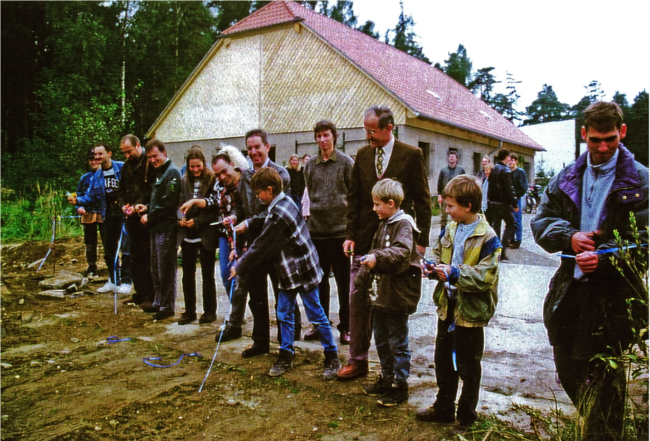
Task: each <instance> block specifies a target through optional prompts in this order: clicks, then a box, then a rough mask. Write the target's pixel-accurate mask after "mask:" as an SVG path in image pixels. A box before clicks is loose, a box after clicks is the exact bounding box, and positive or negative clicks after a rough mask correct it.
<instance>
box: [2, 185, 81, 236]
mask: <svg viewBox="0 0 650 441" xmlns="http://www.w3.org/2000/svg"><path fill="white" fill-rule="evenodd" d="M1 209H2V211H1V218H0V219H1V221H0V235H1V236H2V241H3V242H4V243H7V242H22V241H26V240H46V241H50V240H52V223H53V222H52V221H53V219H55V220H56V223H55V224H56V237H57V238H59V237H72V236H78V235H80V234H82V228H81V225H80V223H79V219H78V218H68V217H66V216H76V215H77V212H76V210H75V207H74V206H72V205H69V204H68V201H67V198H66V192H65V191H61V190H57V189H54V188H52V187H51V186H50V185H49V184H46V185H45V186H44V187H41V186H40V185H39V184H38V182H36V184H35V185H34V188H33V191H32V192H30V193H29V194H28V195H24V196H16V195H15V194H14V193H13V192H12V190H10V189H6V188H3V189H2V207H1Z"/></svg>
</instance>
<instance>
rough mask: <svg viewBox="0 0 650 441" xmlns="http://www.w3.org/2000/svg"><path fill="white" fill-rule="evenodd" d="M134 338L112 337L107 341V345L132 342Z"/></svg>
mask: <svg viewBox="0 0 650 441" xmlns="http://www.w3.org/2000/svg"><path fill="white" fill-rule="evenodd" d="M131 340H133V339H132V338H119V337H118V336H117V335H111V336H110V337H108V338H107V339H106V344H109V345H112V344H115V343H119V342H121V341H131Z"/></svg>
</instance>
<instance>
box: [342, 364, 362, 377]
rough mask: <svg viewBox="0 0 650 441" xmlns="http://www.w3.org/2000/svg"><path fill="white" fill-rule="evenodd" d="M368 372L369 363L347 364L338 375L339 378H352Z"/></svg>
mask: <svg viewBox="0 0 650 441" xmlns="http://www.w3.org/2000/svg"><path fill="white" fill-rule="evenodd" d="M367 373H368V365H367V364H366V365H363V366H358V365H356V364H347V365H345V366H343V367H342V368H341V370H340V371H339V373H338V374H336V376H337V377H338V379H339V380H351V379H353V378H357V377H360V376H362V375H366V374H367Z"/></svg>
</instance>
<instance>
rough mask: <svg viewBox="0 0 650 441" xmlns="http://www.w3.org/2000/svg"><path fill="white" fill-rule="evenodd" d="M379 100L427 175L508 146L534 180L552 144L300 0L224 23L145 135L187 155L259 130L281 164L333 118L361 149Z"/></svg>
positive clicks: (473, 165) (348, 144) (347, 140)
mask: <svg viewBox="0 0 650 441" xmlns="http://www.w3.org/2000/svg"><path fill="white" fill-rule="evenodd" d="M374 104H380V105H386V106H388V107H389V108H391V110H392V111H393V112H394V115H395V125H396V129H395V134H396V137H397V138H399V139H400V140H401V141H403V142H406V143H407V144H411V145H415V146H419V147H420V148H422V151H423V154H424V157H425V160H426V163H427V164H428V167H429V180H430V182H436V180H437V176H438V172H439V170H440V169H441V168H442V167H445V166H446V165H447V153H448V152H449V151H450V150H455V151H457V152H458V155H459V164H460V165H462V166H463V167H464V168H465V170H467V171H468V172H472V173H476V172H478V171H479V167H480V160H481V158H482V157H483V156H485V155H494V153H495V152H496V150H498V149H499V148H500V147H505V148H508V149H509V150H513V151H516V152H517V153H519V154H520V156H522V157H523V158H524V160H525V168H526V169H527V171H528V174H529V180H531V181H532V178H533V175H534V167H533V164H534V155H535V152H537V151H543V150H544V149H543V147H542V146H540V145H539V144H538V143H537V142H535V141H534V140H533V139H532V138H530V137H529V136H528V135H526V134H525V133H524V132H522V131H521V130H519V129H518V128H517V127H516V126H515V125H514V124H512V123H511V122H510V121H508V120H507V119H506V118H504V117H503V116H502V115H500V114H499V113H498V112H496V111H495V110H494V109H492V108H491V107H490V106H488V105H487V104H485V103H484V102H483V101H481V100H480V99H479V98H477V97H476V96H474V95H473V94H472V93H471V92H470V91H469V90H467V89H466V88H465V87H464V86H462V85H461V84H459V83H457V82H456V81H455V80H453V79H451V78H450V77H448V76H447V75H445V74H444V73H443V72H441V71H440V70H439V69H437V68H435V67H433V66H431V65H430V64H427V63H425V62H423V61H421V60H418V59H416V58H414V57H412V56H410V55H408V54H406V53H404V52H402V51H400V50H398V49H395V48H393V47H392V46H390V45H387V44H385V43H382V42H380V41H377V40H375V39H373V38H372V37H369V36H368V35H366V34H364V33H362V32H360V31H357V30H354V29H351V28H349V27H348V26H346V25H344V24H342V23H339V22H337V21H335V20H332V19H330V18H328V17H326V16H324V15H321V14H319V13H317V12H315V11H312V10H310V9H308V8H305V7H303V6H301V5H299V4H297V3H295V2H292V1H274V2H271V3H270V4H268V5H266V6H265V7H263V8H261V9H259V10H258V11H256V12H254V13H253V14H251V15H249V16H248V17H246V18H244V19H242V20H240V21H239V22H237V23H236V24H235V25H233V26H232V27H230V28H229V29H227V30H225V31H224V32H223V33H222V34H221V36H220V37H219V39H218V40H217V42H216V43H215V44H214V46H213V47H212V48H211V49H210V51H209V52H208V54H207V55H206V56H205V57H204V59H203V60H202V61H201V63H200V64H199V65H198V66H197V68H196V69H195V70H194V72H193V73H192V74H191V75H190V77H189V78H188V79H187V81H186V82H185V84H184V85H183V86H182V87H181V88H180V89H179V91H178V92H177V94H176V95H175V96H174V98H173V99H172V100H171V101H170V103H169V104H168V105H167V107H166V108H165V110H164V111H163V113H162V114H161V115H160V116H159V117H158V119H157V120H156V121H155V123H154V124H153V126H152V127H151V128H150V130H149V133H148V134H147V136H148V137H156V138H158V139H161V140H163V141H164V142H165V143H166V145H167V146H168V150H169V152H170V156H171V157H172V158H173V159H174V161H175V162H176V163H181V162H183V157H184V154H185V153H186V152H187V150H188V149H189V147H190V146H191V145H193V144H199V145H201V146H202V147H204V150H205V151H206V152H207V153H210V151H211V150H212V152H213V153H214V152H216V150H218V148H219V147H220V146H223V145H234V146H236V147H238V148H240V149H242V150H243V149H244V147H245V145H244V138H243V137H244V134H245V133H246V132H247V131H248V130H250V129H253V128H258V127H261V128H263V129H265V130H266V131H267V132H268V133H269V135H270V142H271V144H272V150H271V158H272V159H274V160H275V161H276V162H278V163H280V164H282V163H286V162H287V161H288V158H289V156H290V155H291V154H293V153H298V154H299V155H302V154H304V153H309V154H312V155H313V154H315V153H316V151H317V145H316V143H315V141H314V136H313V132H312V128H313V126H314V124H315V123H316V122H317V121H319V120H322V119H329V120H331V121H333V122H334V123H335V124H336V125H337V127H338V128H339V135H340V137H339V142H338V145H337V146H338V148H340V149H342V150H344V151H345V152H346V153H348V154H350V155H351V156H353V157H354V155H355V153H356V151H357V150H358V149H359V148H360V147H362V146H363V145H365V144H366V142H365V132H364V130H363V115H364V111H365V109H367V108H368V107H370V106H371V105H374ZM207 156H210V155H207ZM431 188H432V189H434V193H435V186H432V187H431Z"/></svg>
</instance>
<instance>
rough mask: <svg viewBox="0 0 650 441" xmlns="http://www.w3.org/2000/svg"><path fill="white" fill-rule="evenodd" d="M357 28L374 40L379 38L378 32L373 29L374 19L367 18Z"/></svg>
mask: <svg viewBox="0 0 650 441" xmlns="http://www.w3.org/2000/svg"><path fill="white" fill-rule="evenodd" d="M357 29H358V30H359V31H361V32H363V33H364V34H366V35H370V36H371V37H372V38H374V39H375V40H379V33H378V32H376V31H375V22H374V21H371V20H368V21H366V22H365V23H364V24H362V25H361V26H360V27H359V28H357Z"/></svg>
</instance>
